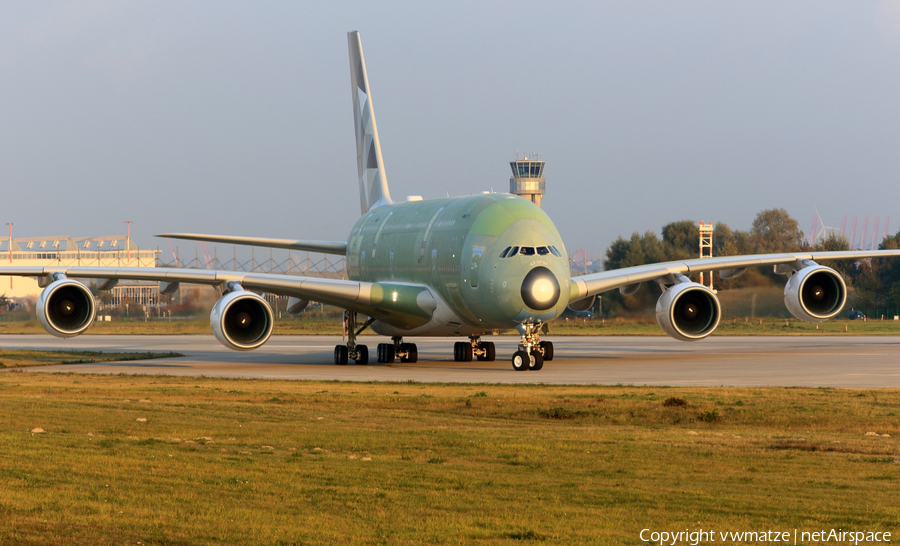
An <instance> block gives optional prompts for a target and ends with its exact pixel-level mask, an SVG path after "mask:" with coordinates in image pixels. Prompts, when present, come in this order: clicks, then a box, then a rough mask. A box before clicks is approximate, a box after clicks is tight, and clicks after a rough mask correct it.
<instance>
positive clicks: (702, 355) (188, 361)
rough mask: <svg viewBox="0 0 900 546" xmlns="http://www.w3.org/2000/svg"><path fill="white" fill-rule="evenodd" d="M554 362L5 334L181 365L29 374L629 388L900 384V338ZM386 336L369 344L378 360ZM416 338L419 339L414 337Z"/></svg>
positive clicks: (581, 346) (504, 346)
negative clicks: (520, 365) (395, 359)
mask: <svg viewBox="0 0 900 546" xmlns="http://www.w3.org/2000/svg"><path fill="white" fill-rule="evenodd" d="M547 339H549V340H551V341H553V342H554V345H555V348H556V358H555V359H554V360H553V361H552V362H548V363H546V364H545V365H544V369H543V370H541V371H538V372H531V371H529V372H516V371H514V370H513V369H512V366H511V365H510V363H509V360H508V357H509V355H511V354H512V353H513V351H515V346H516V343H517V338H515V337H512V336H499V337H492V338H490V340H491V341H494V342H495V343H496V345H497V355H498V359H497V360H496V361H495V362H478V361H474V362H454V361H453V359H452V348H453V341H456V340H455V339H449V338H416V339H415V342H416V343H417V344H418V347H419V362H417V363H415V364H401V363H397V364H391V365H386V364H374V363H373V364H369V365H368V366H357V365H354V364H352V363H351V364H349V365H347V366H336V365H334V364H332V363H331V361H332V358H333V357H332V352H333V349H334V345H335V343H338V342H340V338H339V337H334V336H274V337H273V338H272V339H271V340H269V342H268V343H266V345H265V346H263V347H262V348H261V349H258V350H256V351H253V352H248V353H242V352H234V351H230V350H228V349H226V348H225V347H223V346H221V345H220V344H219V343H218V342H217V341H216V340H215V339H214V338H213V337H212V336H211V335H210V336H151V335H146V336H101V335H86V336H81V337H78V338H74V339H56V338H52V337H49V336H38V335H8V336H0V347H2V348H9V349H13V348H37V349H51V350H52V349H56V350H61V349H80V350H101V351H110V352H111V351H176V352H179V353H183V354H184V355H185V356H184V357H181V358H167V359H157V360H143V361H134V362H122V363H104V364H77V365H65V366H46V367H38V368H27V371H29V372H78V373H107V374H117V373H131V374H166V375H181V376H200V375H203V376H208V377H241V378H259V379H306V380H342V381H416V382H451V383H458V382H464V383H546V384H630V385H672V386H687V385H694V386H785V387H792V386H803V387H846V388H851V387H852V388H873V387H874V388H878V387H895V388H896V387H900V337H895V336H852V337H841V336H779V337H730V336H715V337H711V338H708V339H705V340H703V341H700V342H697V343H683V342H679V341H675V340H672V339H669V338H667V337H594V336H590V337H587V336H585V337H580V336H578V337H562V336H557V337H548V338H547ZM378 341H382V342H383V341H385V339H382V338H375V337H368V336H366V337H364V338H363V342H365V343H367V344H368V345H369V347H370V352H371V354H372V355H373V356H374V348H375V343H377V342H378ZM410 341H412V339H410Z"/></svg>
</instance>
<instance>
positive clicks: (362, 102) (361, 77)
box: [347, 31, 393, 214]
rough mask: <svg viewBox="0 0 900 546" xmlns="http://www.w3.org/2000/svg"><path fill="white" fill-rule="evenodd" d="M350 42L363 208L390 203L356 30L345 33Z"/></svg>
mask: <svg viewBox="0 0 900 546" xmlns="http://www.w3.org/2000/svg"><path fill="white" fill-rule="evenodd" d="M347 42H348V44H349V46H350V84H351V91H352V93H353V122H354V128H355V129H356V167H357V169H358V171H359V206H360V209H361V210H362V212H363V214H365V213H366V211H368V210H370V209H373V208H375V207H378V206H380V205H385V204H387V203H392V202H393V201H391V193H390V191H389V190H388V185H387V176H386V175H385V174H384V161H383V160H382V159H381V143H380V142H379V141H378V127H377V126H376V125H375V110H374V109H373V108H372V94H371V91H370V90H369V78H368V75H367V74H366V60H365V58H364V57H363V50H362V43H360V41H359V32H356V31H353V32H348V33H347Z"/></svg>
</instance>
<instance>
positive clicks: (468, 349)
mask: <svg viewBox="0 0 900 546" xmlns="http://www.w3.org/2000/svg"><path fill="white" fill-rule="evenodd" d="M460 349H462V361H463V362H472V344H471V343H466V342H465V341H463V342H462V343H461V344H460Z"/></svg>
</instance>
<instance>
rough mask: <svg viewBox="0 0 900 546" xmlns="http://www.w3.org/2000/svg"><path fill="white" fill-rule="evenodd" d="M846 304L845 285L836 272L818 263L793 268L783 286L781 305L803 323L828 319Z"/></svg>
mask: <svg viewBox="0 0 900 546" xmlns="http://www.w3.org/2000/svg"><path fill="white" fill-rule="evenodd" d="M845 303H847V285H846V284H845V283H844V279H843V278H841V276H840V274H839V273H838V272H837V271H835V270H834V269H831V268H830V267H825V266H822V265H811V266H809V267H804V268H803V269H801V270H800V271H797V272H796V273H794V274H793V275H791V278H790V279H788V282H787V284H786V285H784V305H785V307H787V308H788V311H790V312H791V314H792V315H794V316H795V317H797V318H798V319H800V320H803V321H806V322H822V321H823V320H828V319H830V318H832V317H834V316H835V315H837V314H838V313H840V312H841V309H843V308H844V304H845Z"/></svg>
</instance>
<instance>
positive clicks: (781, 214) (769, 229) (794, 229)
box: [750, 209, 803, 254]
mask: <svg viewBox="0 0 900 546" xmlns="http://www.w3.org/2000/svg"><path fill="white" fill-rule="evenodd" d="M750 239H751V241H752V243H753V247H754V251H755V253H757V254H770V253H776V252H797V251H799V250H800V248H801V246H802V245H803V232H802V231H800V228H799V227H798V225H797V220H795V219H793V218H792V217H791V215H790V214H788V212H787V211H786V210H784V209H767V210H764V211H762V212H760V213H759V214H757V215H756V218H755V219H754V220H753V226H752V227H751V228H750Z"/></svg>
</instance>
